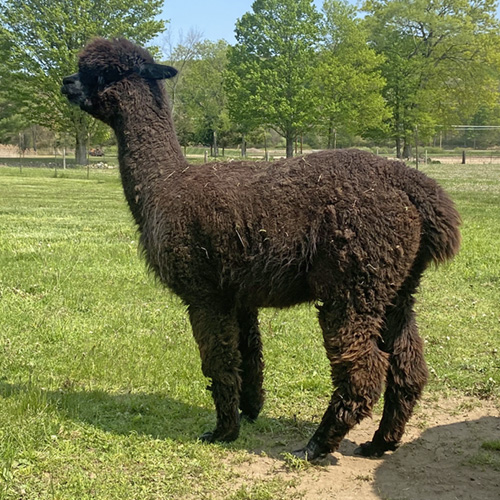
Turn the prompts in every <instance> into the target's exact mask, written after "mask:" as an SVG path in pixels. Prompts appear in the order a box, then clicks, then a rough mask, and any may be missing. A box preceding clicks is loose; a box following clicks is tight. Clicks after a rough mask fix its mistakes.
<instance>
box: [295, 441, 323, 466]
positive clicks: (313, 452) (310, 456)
mask: <svg viewBox="0 0 500 500" xmlns="http://www.w3.org/2000/svg"><path fill="white" fill-rule="evenodd" d="M328 453H329V451H325V450H324V449H323V448H322V447H320V446H319V445H318V444H317V443H314V442H311V441H310V442H309V443H308V444H307V446H305V447H304V448H302V449H300V450H295V451H293V452H292V455H294V456H295V457H297V458H300V459H301V460H305V461H307V462H312V461H313V460H317V459H321V458H325V457H326V456H327V455H328Z"/></svg>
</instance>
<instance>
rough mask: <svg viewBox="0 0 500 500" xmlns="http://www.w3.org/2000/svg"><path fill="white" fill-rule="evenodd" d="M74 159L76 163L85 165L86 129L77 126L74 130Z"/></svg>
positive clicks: (86, 160) (86, 161)
mask: <svg viewBox="0 0 500 500" xmlns="http://www.w3.org/2000/svg"><path fill="white" fill-rule="evenodd" d="M75 161H76V164H77V165H87V163H88V159H87V130H86V129H85V128H83V127H82V128H79V129H78V130H77V131H76V148H75Z"/></svg>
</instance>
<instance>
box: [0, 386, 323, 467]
mask: <svg viewBox="0 0 500 500" xmlns="http://www.w3.org/2000/svg"><path fill="white" fill-rule="evenodd" d="M0 397H3V398H9V397H16V398H18V399H19V400H20V401H21V400H22V399H23V398H26V399H31V400H36V401H38V404H39V405H41V406H42V407H47V406H48V407H50V408H51V409H52V410H53V411H55V412H57V413H58V414H60V415H61V416H63V417H64V418H69V419H71V420H75V421H79V422H82V423H85V424H89V425H91V426H94V427H96V428H99V429H101V430H103V431H105V432H110V433H113V434H117V435H129V434H132V433H134V434H142V435H147V436H149V437H151V438H153V439H172V440H178V441H180V442H187V441H197V440H198V438H199V436H200V435H201V434H202V433H203V432H205V431H207V430H211V429H212V428H213V427H215V411H214V410H213V409H211V408H210V409H209V408H203V407H200V406H195V405H192V404H188V403H185V402H183V401H179V400H176V399H173V398H171V397H170V396H168V395H166V394H161V393H157V394H150V393H124V394H116V393H115V394H113V393H110V392H106V391H101V390H74V389H68V390H56V391H50V390H46V389H42V388H39V387H36V386H34V385H32V384H24V385H23V384H9V383H8V382H6V381H0ZM20 404H22V403H20ZM314 429H315V424H314V423H312V422H310V421H303V420H300V419H295V418H294V419H289V418H288V419H287V418H283V419H281V418H279V419H276V418H270V417H266V416H265V415H261V416H259V418H258V420H257V422H255V423H250V422H247V421H246V420H242V427H241V432H240V437H239V438H238V439H237V440H236V441H234V442H232V443H228V444H225V443H221V444H220V446H222V447H224V448H228V449H244V450H247V451H248V452H250V453H256V454H260V452H261V451H265V452H266V454H267V455H268V456H271V457H273V458H282V457H281V454H282V453H283V452H287V451H292V450H293V449H296V448H297V447H298V446H303V445H304V444H305V443H306V441H307V439H308V437H309V436H310V435H311V434H312V432H313V431H314ZM294 445H296V446H294Z"/></svg>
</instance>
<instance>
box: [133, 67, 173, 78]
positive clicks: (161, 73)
mask: <svg viewBox="0 0 500 500" xmlns="http://www.w3.org/2000/svg"><path fill="white" fill-rule="evenodd" d="M137 72H138V73H139V75H141V76H142V77H143V78H148V79H150V80H164V79H166V78H172V77H174V76H175V75H176V74H177V70H176V69H175V68H172V66H164V65H163V64H153V63H151V64H143V65H141V67H140V68H139V70H138V71H137Z"/></svg>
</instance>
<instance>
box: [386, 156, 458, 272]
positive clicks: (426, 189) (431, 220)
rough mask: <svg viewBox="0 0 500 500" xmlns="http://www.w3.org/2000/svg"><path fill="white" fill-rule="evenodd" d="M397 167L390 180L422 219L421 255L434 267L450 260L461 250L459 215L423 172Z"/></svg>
mask: <svg viewBox="0 0 500 500" xmlns="http://www.w3.org/2000/svg"><path fill="white" fill-rule="evenodd" d="M394 163H396V165H395V167H396V172H395V174H396V175H394V176H393V177H391V182H392V183H393V184H394V186H395V187H397V188H399V189H401V190H403V191H404V192H405V193H406V194H407V195H408V198H409V199H410V201H411V202H412V204H413V205H415V207H416V208H417V210H418V212H419V213H420V216H421V217H422V240H421V244H420V255H421V257H422V258H423V259H424V260H425V261H434V262H435V263H436V264H439V263H441V262H445V261H447V260H450V259H452V258H453V257H454V256H455V255H456V254H457V253H458V250H459V248H460V241H461V236H460V230H459V226H460V224H461V218H460V214H459V213H458V211H457V209H456V208H455V204H454V203H453V201H452V200H451V199H450V197H449V196H448V195H447V194H446V192H445V191H444V190H443V189H442V188H441V187H440V186H439V185H438V184H437V183H436V181H434V180H433V179H431V178H429V177H427V176H426V175H425V174H423V173H422V172H419V171H417V170H413V169H409V168H408V167H406V166H404V165H403V164H400V163H399V162H394Z"/></svg>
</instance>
